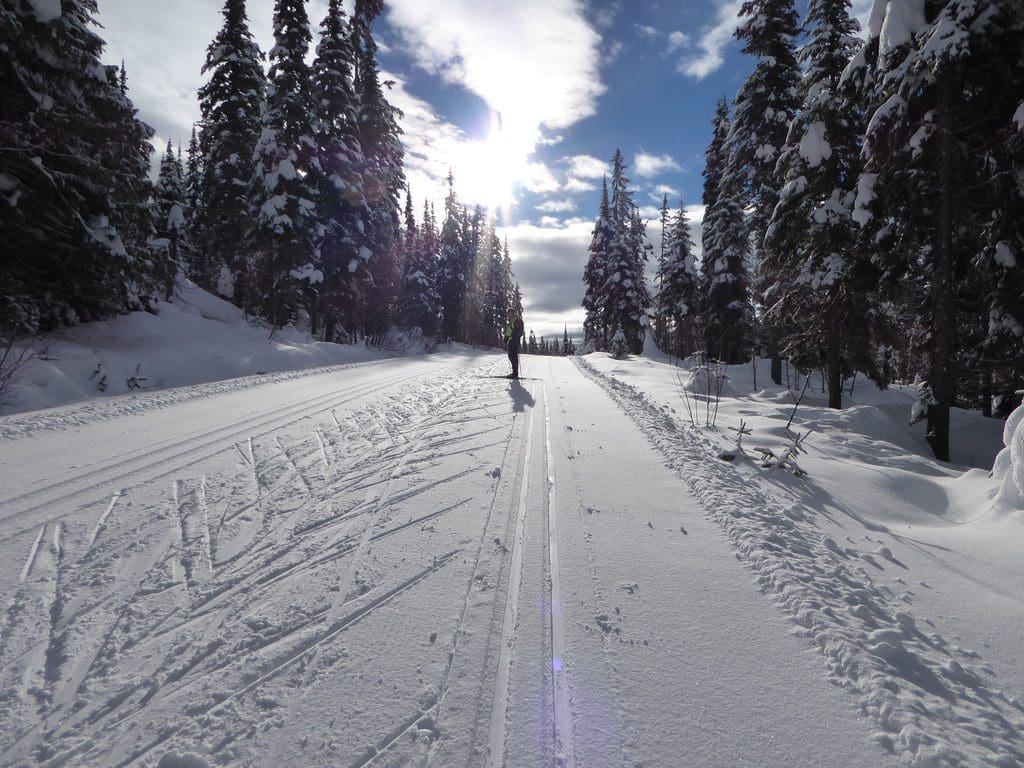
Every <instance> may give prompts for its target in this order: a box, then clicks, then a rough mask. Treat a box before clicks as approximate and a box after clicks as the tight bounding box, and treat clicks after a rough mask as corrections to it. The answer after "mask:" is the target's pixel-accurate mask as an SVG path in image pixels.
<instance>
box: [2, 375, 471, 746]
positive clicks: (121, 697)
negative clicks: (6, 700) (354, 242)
mask: <svg viewBox="0 0 1024 768" xmlns="http://www.w3.org/2000/svg"><path fill="white" fill-rule="evenodd" d="M395 384H396V382H395V381H391V382H389V383H388V385H389V386H394V385H395ZM371 388H373V389H380V386H379V382H378V383H377V384H376V385H375V386H373V387H371ZM365 389H367V388H365V387H358V388H349V390H348V392H347V394H346V395H345V396H346V397H348V398H350V399H352V398H354V397H358V396H360V395H361V394H362V393H363V392H362V390H365ZM458 390H459V387H455V388H453V389H452V390H451V391H449V392H447V393H446V394H445V396H443V397H442V398H441V399H440V401H439V403H443V402H445V401H447V400H449V399H450V398H451V397H454V396H456V395H457V393H458ZM353 393H355V394H353ZM345 402H346V403H347V402H349V400H346V401H345ZM306 410H309V409H306ZM321 410H322V408H321ZM331 413H332V417H333V418H334V420H335V424H336V425H339V422H338V421H337V416H336V415H335V414H334V412H333V410H332V411H331ZM410 413H411V412H410ZM300 418H305V415H303V416H300V417H298V418H295V419H291V420H289V422H286V424H287V423H294V422H295V421H298V420H299V419H300ZM437 420H438V413H437V409H436V408H435V409H434V411H433V412H432V413H429V414H427V415H426V416H423V417H421V418H417V419H416V420H415V423H414V424H412V425H410V424H402V425H401V427H400V429H402V430H403V431H407V430H409V428H410V427H412V428H413V429H416V430H417V431H419V433H420V439H421V440H422V439H423V438H424V437H426V436H427V435H426V432H427V431H429V430H431V428H432V427H433V426H434V425H435V424H436V422H437ZM403 421H404V420H403ZM403 437H404V438H405V439H406V440H407V441H408V437H407V436H406V435H404V434H403ZM247 442H248V444H249V456H248V457H246V456H245V454H244V452H242V451H241V449H240V448H239V447H238V443H237V441H233V442H231V443H229V447H228V448H227V449H228V450H230V447H234V448H235V450H237V451H239V453H240V454H241V455H242V458H243V461H245V463H247V464H249V465H250V467H253V468H254V473H255V467H256V466H258V464H257V462H256V461H255V456H254V453H253V448H252V437H251V436H250V437H249V438H248V440H247ZM281 447H282V452H284V453H286V454H287V451H285V450H284V448H283V446H281ZM416 447H417V444H410V442H407V443H406V450H405V451H403V452H402V454H401V455H399V456H393V455H387V456H386V457H385V458H386V459H387V460H390V459H392V458H397V462H396V463H395V464H394V465H392V466H391V470H392V473H393V472H395V471H397V469H398V468H399V467H401V466H402V464H403V462H404V461H407V460H408V458H409V457H410V456H411V455H412V453H413V452H414V450H415V448H416ZM288 458H290V457H288ZM246 459H248V460H246ZM385 463H387V464H390V463H391V462H390V461H385ZM293 464H294V462H293ZM295 469H296V470H297V466H296V467H295ZM375 471H376V473H377V474H378V475H379V473H380V472H383V471H386V467H381V466H378V467H376V469H375ZM253 479H254V480H255V481H256V483H257V485H260V483H259V477H258V473H257V474H254V478H253ZM204 481H205V478H204ZM287 482H289V478H284V479H283V480H282V484H287ZM202 490H204V491H205V487H204V488H203V489H202ZM274 490H275V491H276V490H277V488H275V489H274ZM343 490H344V489H338V488H333V489H331V493H330V496H329V497H328V498H330V497H331V496H335V495H338V494H339V493H341V492H343ZM420 490H422V489H420ZM119 495H120V494H117V495H115V497H114V498H113V499H112V500H111V502H110V505H109V506H108V507H107V510H106V511H105V512H104V514H103V515H102V516H101V519H100V521H99V522H98V524H97V525H96V526H95V528H94V529H93V532H94V535H95V536H97V537H98V534H99V533H100V529H101V528H102V527H103V525H104V523H105V520H106V517H107V515H109V513H110V510H112V509H113V504H114V503H115V502H116V500H117V498H118V496H119ZM204 495H205V494H204ZM266 499H267V496H266V495H264V500H266ZM383 501H384V499H383V498H381V497H378V509H379V508H380V506H382V504H383ZM462 503H464V502H462ZM457 506H459V504H455V505H452V506H450V507H447V508H445V509H442V510H440V511H436V512H433V513H430V514H428V515H425V516H422V517H421V518H417V519H416V520H414V521H410V522H409V523H405V524H402V525H401V526H398V527H396V528H394V529H388V530H385V531H378V532H377V533H376V534H374V535H372V536H371V537H370V540H371V541H376V540H378V539H379V538H383V537H385V536H388V535H391V534H392V533H394V532H396V531H398V530H400V529H404V528H407V527H408V526H409V525H414V524H417V523H422V522H424V521H425V520H427V519H432V518H434V517H437V516H439V515H441V514H444V513H445V512H447V511H450V510H451V509H454V508H456V507H457ZM176 507H178V508H179V515H178V517H179V523H181V522H182V521H181V517H180V505H178V504H176ZM206 514H207V520H208V510H207V512H206ZM355 516H357V515H351V516H349V517H355ZM331 522H337V521H336V520H335V521H331ZM373 526H374V523H373V521H370V522H369V523H368V524H367V527H366V528H365V529H364V531H366V532H369V531H372V530H373ZM174 527H177V526H174ZM44 528H45V526H44ZM43 532H44V531H43V529H41V530H40V535H39V537H38V538H40V539H41V538H42V534H43ZM181 535H182V538H183V539H184V538H186V537H187V535H186V534H185V531H184V528H182V529H181ZM94 543H95V542H94ZM167 543H168V547H167V550H165V551H164V553H163V555H162V556H160V555H157V556H156V557H154V558H152V559H149V566H148V568H147V570H146V571H145V572H146V573H147V574H148V573H151V572H153V570H154V569H155V568H158V567H162V566H163V564H164V563H165V562H167V558H168V557H169V556H171V555H172V554H173V547H172V546H171V545H170V542H167ZM291 544H292V547H294V546H295V542H291ZM91 551H92V550H91V549H90V550H89V551H87V555H88V554H91ZM209 558H210V560H209V562H210V566H211V567H212V566H213V565H214V563H213V558H212V552H210V553H209ZM84 559H85V558H84V557H83V558H81V559H80V561H79V562H82V561H84ZM90 565H93V564H90ZM27 567H28V566H26V570H27ZM145 582H146V578H145V577H143V579H142V580H141V581H140V584H139V587H138V588H137V589H136V590H135V592H134V593H133V594H132V595H131V596H130V597H129V598H128V600H127V601H126V602H125V603H124V604H122V605H121V606H120V608H119V609H118V611H117V614H116V617H115V619H114V621H113V623H112V624H111V625H110V626H109V628H108V630H107V632H106V633H105V634H104V637H103V639H102V641H101V642H100V644H99V646H98V647H97V648H96V649H95V652H94V653H93V654H92V655H91V660H90V661H88V663H87V664H86V663H85V662H84V661H82V660H80V662H79V664H80V665H82V666H84V667H85V672H84V674H82V675H81V676H76V677H77V678H78V679H77V680H73V681H71V682H72V684H73V686H74V690H77V689H78V688H79V687H80V686H81V684H82V682H83V681H84V680H85V679H87V678H88V676H89V674H90V673H91V671H92V668H93V665H94V664H95V661H96V659H97V658H99V657H100V656H102V654H103V653H104V649H105V648H106V646H107V644H108V643H109V642H110V639H111V638H112V637H113V635H114V634H115V632H116V631H117V628H118V626H119V625H120V623H121V621H122V620H123V617H124V615H125V613H126V611H127V610H128V609H129V608H130V607H131V606H132V605H133V604H135V603H136V602H137V600H138V598H139V597H140V594H141V592H142V589H143V585H144V584H145ZM171 586H173V585H171ZM112 597H116V589H115V590H113V591H112V592H111V593H108V595H105V596H103V597H102V598H100V599H99V600H97V601H95V602H94V603H93V604H92V605H93V608H95V607H97V606H98V605H100V604H103V603H106V602H107V601H108V600H109V599H110V598H112ZM214 597H216V595H215V596H214ZM202 602H206V601H201V603H202ZM86 612H87V611H86ZM210 612H214V611H208V612H207V613H210ZM172 613H173V612H172ZM82 615H84V614H83V612H82V611H81V610H76V616H82ZM169 617H170V614H169V616H168V617H165V618H164V619H162V620H161V621H160V622H159V623H158V626H159V625H160V624H164V623H165V621H166V619H167V618H169ZM192 618H194V617H189V620H191V619H192ZM223 618H224V617H223V616H220V617H217V622H216V623H218V624H219V623H220V621H223ZM178 626H181V624H179V625H178ZM173 629H174V628H171V629H166V628H165V629H164V630H163V631H161V632H160V633H159V634H165V633H166V632H167V631H172V630H173ZM152 636H153V635H151V634H146V635H144V636H142V637H140V638H136V641H137V642H146V640H148V639H151V638H152ZM204 660H205V659H202V658H200V659H198V661H197V662H196V663H195V664H193V665H192V666H191V667H190V668H189V669H186V670H184V671H183V672H181V673H180V674H179V675H178V678H180V677H183V676H184V675H185V674H187V673H188V672H189V671H192V670H194V669H195V668H197V667H198V666H201V664H202V662H203V661H204ZM133 693H134V689H128V690H127V691H121V692H118V693H116V694H115V695H114V697H113V700H108V702H107V703H106V704H105V705H104V706H103V707H102V708H101V710H100V713H98V712H97V711H96V710H95V709H91V710H90V711H89V712H87V713H83V715H85V716H86V717H88V719H89V720H90V721H92V722H97V721H98V719H103V718H104V717H105V715H106V714H113V713H114V712H115V711H116V710H117V709H118V707H119V706H120V703H121V702H123V701H125V700H127V699H128V698H130V697H131V696H132V695H133ZM74 695H75V693H74V691H72V692H71V694H70V695H65V696H62V697H61V698H63V699H64V701H70V700H73V698H74ZM62 708H63V707H62ZM103 710H106V712H105V714H101V713H102V712H103ZM79 720H80V718H78V717H75V716H74V715H72V717H71V720H68V719H64V720H62V721H61V722H59V723H57V724H54V722H53V720H52V719H50V720H49V723H48V724H49V726H50V728H51V729H52V730H51V731H50V735H56V734H59V733H61V732H64V731H66V728H67V726H69V725H73V723H74V722H78V721H79ZM46 725H47V723H45V722H44V723H39V724H37V727H36V728H32V729H31V730H32V731H38V730H42V729H44V728H45V727H46ZM22 736H24V734H23V735H22ZM19 742H21V743H24V741H23V738H20V739H19Z"/></svg>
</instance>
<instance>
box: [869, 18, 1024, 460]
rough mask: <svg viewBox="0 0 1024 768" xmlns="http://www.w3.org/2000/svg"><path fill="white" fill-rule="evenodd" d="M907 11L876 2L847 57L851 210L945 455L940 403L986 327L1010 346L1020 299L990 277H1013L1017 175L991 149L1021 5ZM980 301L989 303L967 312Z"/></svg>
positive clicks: (1014, 68) (1012, 82) (1008, 86)
mask: <svg viewBox="0 0 1024 768" xmlns="http://www.w3.org/2000/svg"><path fill="white" fill-rule="evenodd" d="M906 10H907V9H905V8H897V7H896V6H895V5H893V4H886V3H885V2H883V1H882V0H879V3H878V5H877V7H876V13H875V14H873V19H874V20H875V21H876V23H875V25H874V26H873V28H872V29H871V34H870V36H869V40H868V42H867V43H866V45H865V47H864V50H863V51H862V53H861V54H860V55H859V56H858V58H857V60H856V61H855V63H854V65H853V66H852V67H851V69H850V74H849V77H850V78H851V79H852V80H853V81H854V82H860V83H863V84H864V86H865V92H866V95H867V98H868V115H869V121H868V126H867V129H866V134H865V143H866V146H865V168H864V171H863V173H862V174H861V176H860V180H859V184H858V200H857V203H856V206H855V214H856V215H857V217H858V219H859V220H860V221H861V222H863V224H864V232H863V236H864V238H865V242H866V243H867V244H868V245H869V246H870V247H871V248H872V249H873V250H875V251H876V252H877V254H878V256H877V261H878V264H879V266H880V267H881V269H882V274H883V280H884V284H885V285H886V287H887V288H888V290H889V295H890V296H891V297H892V298H893V299H894V300H896V301H900V302H902V303H904V304H905V305H907V306H910V307H912V308H914V313H915V315H916V318H917V320H918V321H919V323H920V325H921V326H922V327H924V328H925V329H926V333H925V334H924V335H923V337H922V338H921V343H920V352H921V354H922V356H923V358H924V370H923V372H922V378H923V381H924V386H923V388H922V394H921V398H920V399H919V401H918V403H917V406H916V407H915V409H914V417H915V418H921V419H924V420H926V421H927V433H926V434H927V439H928V442H929V444H930V446H931V448H932V450H933V452H934V453H935V455H936V457H937V458H939V459H942V460H948V459H949V457H950V450H949V444H950V409H951V408H952V407H953V406H954V405H956V404H958V402H961V400H962V398H963V397H964V395H965V392H966V391H967V389H968V388H969V387H973V386H975V384H976V382H977V380H978V374H979V373H980V372H979V371H978V370H977V364H978V360H979V358H981V359H982V360H983V359H984V354H979V352H982V353H983V351H984V350H983V349H979V347H981V348H983V347H984V346H985V344H986V332H987V334H988V343H989V344H991V345H992V348H993V349H995V348H998V346H999V345H1000V343H1003V342H1009V343H1010V346H1011V348H1013V347H1014V346H1015V345H1016V348H1017V349H1019V341H1013V339H1019V338H1020V329H1021V327H1022V325H1021V318H1019V317H1015V316H1014V314H1015V312H1016V311H1019V309H1018V310H1015V309H1013V308H1012V307H1013V304H1012V303H1010V304H1007V303H1005V302H1003V301H1002V300H1001V298H1000V296H1001V295H1005V294H1002V292H1001V290H1000V288H999V285H1000V283H1002V284H1003V285H1005V284H1006V281H1007V280H1009V281H1010V282H1011V283H1012V282H1013V280H1014V279H1015V278H1016V279H1017V280H1018V281H1019V276H1018V275H1019V273H1017V272H1016V270H1018V269H1019V267H1018V266H1017V265H1018V263H1019V262H1018V257H1017V254H1020V253H1022V252H1024V248H1022V246H1024V243H1022V242H1021V239H1020V235H1021V233H1020V227H1019V224H1017V223H1013V219H1014V217H1015V214H1014V211H1019V208H1020V202H1019V195H1020V181H1019V179H1017V180H1016V181H1008V179H1009V178H1011V177H1012V176H1013V174H1014V172H1015V168H1014V167H1013V161H1012V159H1010V158H1009V157H1008V156H1007V155H1006V154H1005V153H1004V152H1003V151H1002V148H1003V147H1005V146H1006V145H1005V140H1006V137H1007V136H1008V135H1012V131H1013V130H1014V129H1013V128H1012V127H1011V126H1012V123H1013V122H1014V119H1015V116H1019V109H1020V94H1021V71H1022V67H1021V64H1022V58H1021V57H1022V51H1024V37H1022V15H1021V13H1020V10H1021V9H1020V4H1019V3H1017V2H1011V3H1006V2H997V1H996V0H969V1H968V0H949V1H948V2H937V1H933V2H925V3H923V4H922V5H920V6H917V10H918V11H920V12H919V13H917V14H914V13H910V14H906V13H902V11H906ZM883 28H884V29H885V34H884V35H883V34H882V30H883ZM861 68H863V70H864V71H863V72H861V71H859V70H860V69H861ZM1018 167H1019V166H1018ZM994 175H995V176H996V177H997V178H999V179H1000V182H1001V183H992V179H993V176H994ZM1007 192H1010V194H1009V195H1008V196H1004V195H1006V193H1007ZM1017 285H1020V283H1019V282H1017ZM986 303H988V305H989V307H990V309H989V311H988V313H986V312H984V311H983V310H981V311H979V307H984V306H985V305H986ZM1017 307H1018V308H1019V304H1018V305H1017ZM986 314H987V315H988V316H987V317H986V316H985V315H986ZM993 320H994V321H995V322H993ZM986 325H987V328H986ZM1008 368H1010V372H1009V375H1011V376H1013V375H1019V369H1017V370H1018V373H1017V374H1014V373H1013V371H1012V369H1013V366H1012V365H1011V366H1008Z"/></svg>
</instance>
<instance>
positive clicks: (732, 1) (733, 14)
mask: <svg viewBox="0 0 1024 768" xmlns="http://www.w3.org/2000/svg"><path fill="white" fill-rule="evenodd" d="M717 2H719V3H720V5H719V6H718V15H717V17H716V20H715V24H714V26H712V27H711V28H709V29H707V30H705V31H704V33H703V34H702V35H701V36H700V40H699V41H698V42H697V47H698V48H699V49H700V51H699V53H697V54H695V55H692V56H687V57H684V58H683V59H682V61H680V62H679V65H678V66H677V67H676V69H677V70H678V71H679V72H681V73H682V74H684V75H689V76H690V77H693V78H696V79H697V80H703V79H704V78H705V77H707V76H708V75H710V74H711V73H712V72H714V71H716V70H717V69H718V68H719V67H721V66H722V62H724V61H725V56H724V54H723V52H722V51H723V49H724V48H725V46H727V45H728V44H729V43H730V42H731V41H732V39H733V34H734V33H735V32H736V27H737V25H738V23H739V13H740V7H741V6H742V5H743V0H724V2H723V0H717Z"/></svg>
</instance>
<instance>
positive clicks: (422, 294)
mask: <svg viewBox="0 0 1024 768" xmlns="http://www.w3.org/2000/svg"><path fill="white" fill-rule="evenodd" d="M428 216H429V209H428V210H427V211H425V216H424V221H423V225H422V226H420V227H417V226H416V216H415V214H414V213H413V208H412V193H411V192H408V191H407V193H406V198H405V240H404V242H405V245H404V248H403V250H404V251H405V285H404V287H403V289H402V302H401V308H402V309H401V315H400V319H401V322H402V325H403V326H404V327H406V328H419V329H420V330H421V331H423V335H424V336H428V337H429V336H433V335H434V334H435V333H437V322H438V304H439V301H438V297H437V288H436V286H435V283H434V281H435V276H436V275H435V272H436V267H437V265H436V262H435V253H434V248H433V245H432V241H433V239H434V234H433V232H432V231H429V230H428V226H429V221H428V220H427V217H428Z"/></svg>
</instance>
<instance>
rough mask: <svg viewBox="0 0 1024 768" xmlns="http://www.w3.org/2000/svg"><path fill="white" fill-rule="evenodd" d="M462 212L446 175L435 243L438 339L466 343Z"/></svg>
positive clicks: (466, 271)
mask: <svg viewBox="0 0 1024 768" xmlns="http://www.w3.org/2000/svg"><path fill="white" fill-rule="evenodd" d="M462 214H463V211H462V210H461V208H460V206H459V205H458V203H457V202H456V197H455V179H454V177H453V176H452V174H451V172H449V173H448V196H447V197H446V198H445V201H444V223H443V224H442V225H441V234H440V236H439V242H438V263H437V291H438V295H439V297H440V300H441V312H442V316H441V335H442V336H443V337H446V338H451V339H456V340H457V341H466V339H464V338H463V337H462V329H461V327H460V321H461V318H462V316H463V312H464V307H465V303H466V295H467V291H468V289H469V269H470V266H471V264H472V260H471V257H470V251H469V246H468V244H467V243H466V242H465V236H464V228H463V226H462V218H463V216H462Z"/></svg>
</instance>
